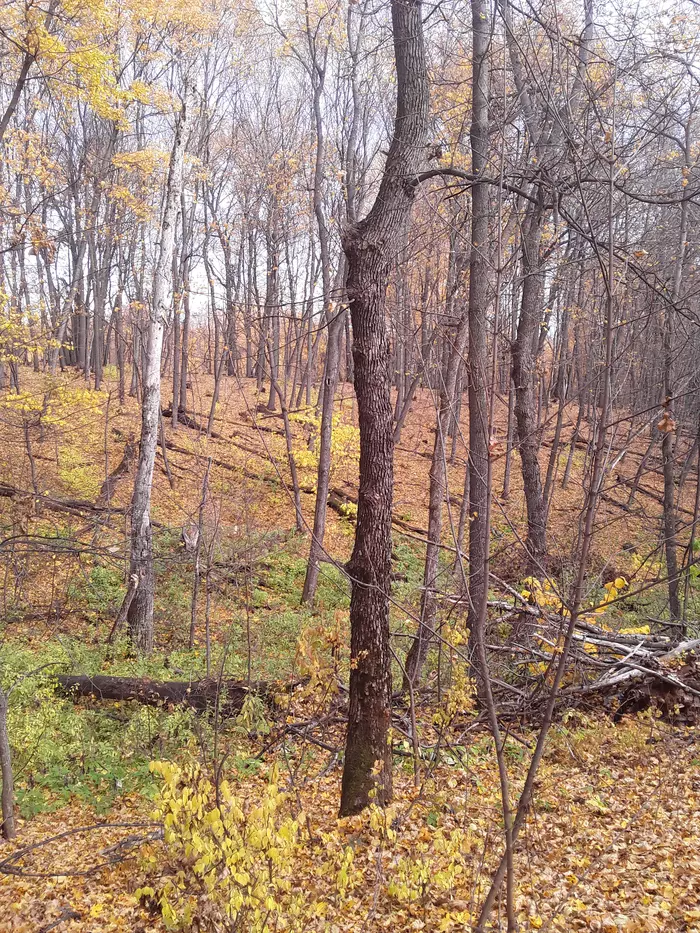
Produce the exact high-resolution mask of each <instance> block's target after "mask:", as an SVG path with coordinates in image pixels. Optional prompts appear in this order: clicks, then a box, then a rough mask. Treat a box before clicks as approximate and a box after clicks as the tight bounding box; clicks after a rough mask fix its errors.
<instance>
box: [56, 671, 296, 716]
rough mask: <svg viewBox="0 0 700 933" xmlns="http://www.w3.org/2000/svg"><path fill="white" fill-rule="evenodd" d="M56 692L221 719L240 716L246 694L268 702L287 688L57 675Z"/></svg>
mask: <svg viewBox="0 0 700 933" xmlns="http://www.w3.org/2000/svg"><path fill="white" fill-rule="evenodd" d="M57 680H58V686H59V690H60V691H61V692H62V693H65V694H67V695H69V696H71V697H74V698H75V697H88V696H91V697H96V698H97V699H98V700H118V701H124V700H134V701H136V702H137V703H144V704H146V705H147V706H168V705H170V706H189V707H191V708H192V709H195V710H197V712H200V713H202V712H205V711H206V710H209V709H215V708H216V705H217V700H218V703H219V713H220V715H221V716H223V717H228V716H232V715H235V714H236V713H238V712H240V710H241V707H242V706H243V701H244V700H245V698H246V696H247V695H248V694H249V693H253V694H255V695H257V696H262V697H264V698H266V699H271V697H272V694H273V692H275V690H280V689H284V688H287V689H289V686H290V685H287V684H285V685H280V684H277V685H273V684H269V683H263V682H261V681H254V682H252V683H251V684H250V686H249V685H248V684H247V683H246V682H245V681H238V680H222V681H219V680H216V679H214V678H209V679H205V680H192V681H187V680H166V681H156V680H144V679H142V678H140V677H109V676H106V675H102V674H96V675H94V676H92V677H91V676H89V675H88V674H59V676H58V678H57Z"/></svg>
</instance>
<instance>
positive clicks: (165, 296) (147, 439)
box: [127, 92, 188, 654]
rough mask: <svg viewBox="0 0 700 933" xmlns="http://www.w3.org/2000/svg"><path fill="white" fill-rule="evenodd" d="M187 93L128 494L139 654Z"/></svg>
mask: <svg viewBox="0 0 700 933" xmlns="http://www.w3.org/2000/svg"><path fill="white" fill-rule="evenodd" d="M187 107H188V100H187V92H186V93H185V98H184V100H183V103H182V107H181V109H180V112H179V114H178V116H177V120H176V124H175V137H174V140H173V147H172V151H171V154H170V166H169V169H168V178H167V182H166V188H165V206H164V209H163V219H162V221H161V225H160V242H159V244H158V259H157V261H156V266H155V270H154V275H153V296H152V300H151V305H150V308H149V312H148V325H147V331H146V342H145V346H144V367H143V373H142V389H141V391H142V400H141V445H140V449H139V459H138V466H137V470H136V479H135V480H134V493H133V496H132V499H131V557H130V568H129V572H130V577H131V581H132V584H133V586H132V587H130V588H129V598H130V605H129V608H128V616H127V619H128V626H129V635H130V638H131V640H132V641H133V642H134V644H135V645H136V647H137V648H138V650H139V651H140V652H142V653H143V654H148V653H149V652H150V651H151V650H152V648H153V598H154V588H155V580H154V575H153V532H152V527H151V488H152V484H153V466H154V463H155V457H156V447H157V445H158V432H159V428H160V418H161V411H160V360H161V354H162V350H163V333H164V330H165V325H166V321H167V317H168V306H169V304H170V302H171V301H172V265H173V252H174V248H175V232H176V225H177V217H178V210H179V206H180V195H181V191H182V175H183V161H184V148H185V130H186V125H187Z"/></svg>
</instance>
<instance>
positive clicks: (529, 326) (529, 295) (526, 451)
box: [472, 205, 547, 575]
mask: <svg viewBox="0 0 700 933" xmlns="http://www.w3.org/2000/svg"><path fill="white" fill-rule="evenodd" d="M543 224H544V212H543V210H542V208H541V207H540V206H539V205H536V206H535V207H534V208H533V209H531V210H530V211H529V213H528V218H527V222H526V229H525V233H524V235H523V296H522V305H521V308H520V320H519V321H518V331H517V336H516V338H515V342H514V344H513V384H514V386H515V421H516V424H517V428H518V450H519V451H520V461H521V465H522V474H523V487H524V491H525V504H526V507H527V549H528V553H529V558H530V564H531V569H532V572H533V573H534V574H535V575H538V574H539V573H540V568H541V567H542V565H543V564H544V562H545V558H546V553H547V536H546V517H545V503H544V495H543V490H542V475H541V471H540V462H539V457H538V454H539V450H540V431H539V429H538V426H537V379H536V375H537V374H536V362H537V358H536V352H535V347H536V339H537V335H538V328H539V325H540V319H541V315H542V268H541V261H540V242H541V239H542V229H543ZM473 487H474V484H473V483H472V488H473Z"/></svg>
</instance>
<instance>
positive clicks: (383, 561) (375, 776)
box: [340, 0, 429, 815]
mask: <svg viewBox="0 0 700 933" xmlns="http://www.w3.org/2000/svg"><path fill="white" fill-rule="evenodd" d="M391 18H392V29H393V41H394V57H395V62H396V117H395V122H394V134H393V138H392V141H391V146H390V148H389V153H388V155H387V160H386V165H385V166H384V172H383V175H382V180H381V184H380V187H379V191H378V193H377V198H376V200H375V202H374V205H373V206H372V209H371V210H370V212H369V214H368V215H367V216H366V217H365V218H364V219H363V220H362V221H360V222H359V223H358V224H356V225H355V226H353V227H351V228H350V229H349V230H347V231H346V233H345V237H344V240H343V248H344V250H345V254H346V256H347V262H348V272H347V293H348V300H349V303H350V315H351V318H352V332H353V363H354V377H355V378H354V381H355V393H356V395H357V406H358V413H359V425H360V481H359V496H358V507H357V528H356V532H355V545H354V548H353V552H352V556H351V558H350V561H349V563H348V572H349V574H350V578H351V587H352V592H351V598H350V629H351V636H350V653H351V671H350V706H349V713H348V729H347V737H346V742H345V764H344V767H343V782H342V793H341V801H340V812H341V814H342V815H348V814H351V813H357V812H359V811H360V810H362V809H363V808H364V807H366V806H367V805H368V804H369V803H370V802H371V800H372V799H375V800H376V802H377V803H379V804H385V803H387V802H388V801H389V800H390V799H391V795H392V775H391V748H390V747H389V742H388V734H389V725H390V720H391V654H390V647H389V596H390V588H391V507H392V497H393V424H392V415H393V413H392V406H391V397H390V386H391V373H390V367H389V342H388V339H387V331H386V321H385V302H386V289H387V280H388V275H389V272H390V269H391V265H392V262H393V258H394V256H395V255H396V254H397V252H398V250H399V249H400V247H401V245H402V243H403V238H404V236H405V229H406V224H407V223H408V220H409V218H410V214H411V207H412V205H413V202H414V199H415V194H416V176H417V174H418V172H419V170H420V168H421V166H422V165H423V163H424V161H425V145H426V138H427V132H428V105H429V98H428V76H427V66H426V58H425V47H424V39H423V19H422V4H421V2H420V0H392V3H391Z"/></svg>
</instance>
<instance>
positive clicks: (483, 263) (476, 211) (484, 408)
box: [467, 0, 503, 646]
mask: <svg viewBox="0 0 700 933" xmlns="http://www.w3.org/2000/svg"><path fill="white" fill-rule="evenodd" d="M472 26H473V34H474V40H473V41H474V62H473V78H472V86H473V91H472V98H473V105H472V124H471V132H470V139H471V151H472V171H473V172H474V174H475V175H476V176H477V177H479V176H481V175H483V173H484V171H485V169H486V165H487V158H488V146H489V64H488V57H487V56H488V50H489V43H490V41H491V23H490V16H489V6H488V4H487V3H486V2H484V0H472ZM499 220H500V218H499ZM488 248H489V191H488V186H487V185H486V184H475V185H474V187H473V188H472V248H471V258H470V263H469V357H468V361H469V459H468V462H467V469H468V470H469V616H468V622H467V624H468V626H469V630H470V638H471V643H472V646H474V645H475V643H476V642H475V635H476V630H477V626H478V625H479V624H481V623H480V613H481V607H482V605H484V604H485V600H486V591H487V589H488V577H487V576H486V572H485V568H487V567H488V557H489V538H490V532H489V521H488V514H487V513H488V508H487V506H488V497H489V495H490V490H489V487H488V470H489V448H488V445H489V424H488V422H489V411H488V402H487V372H486V361H487V347H486V312H487V306H488V292H489V280H488V274H489V273H488V260H489V257H488ZM502 261H503V259H502V256H500V255H499V257H498V263H499V264H500V263H502ZM493 339H494V340H496V339H497V336H496V334H494V337H493ZM492 391H495V386H494V387H493V390H492Z"/></svg>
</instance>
